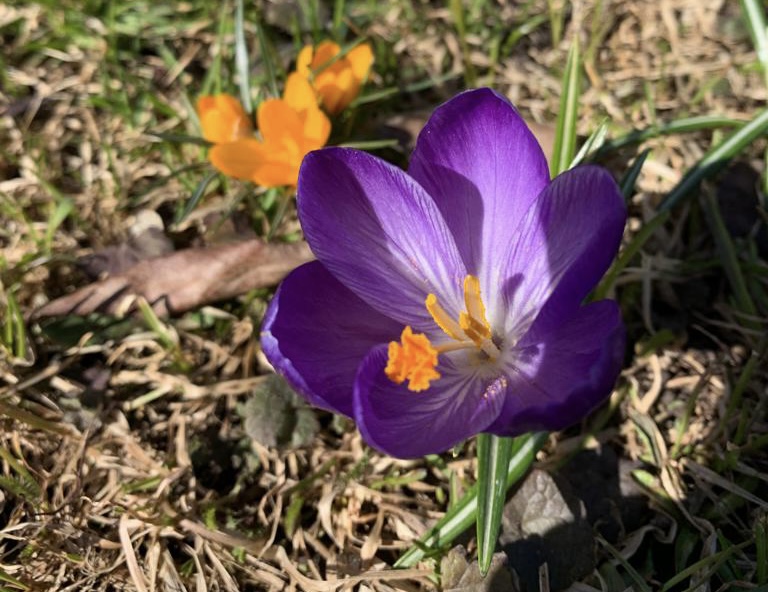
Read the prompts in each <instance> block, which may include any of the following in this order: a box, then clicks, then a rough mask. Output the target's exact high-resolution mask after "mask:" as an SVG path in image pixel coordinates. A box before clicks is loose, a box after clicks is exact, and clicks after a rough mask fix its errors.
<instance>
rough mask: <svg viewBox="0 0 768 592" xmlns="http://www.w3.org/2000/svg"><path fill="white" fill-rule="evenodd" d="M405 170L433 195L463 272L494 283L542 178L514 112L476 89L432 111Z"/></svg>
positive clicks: (543, 166) (542, 163) (535, 151)
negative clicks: (462, 262)
mask: <svg viewBox="0 0 768 592" xmlns="http://www.w3.org/2000/svg"><path fill="white" fill-rule="evenodd" d="M409 173H410V174H411V175H412V176H413V178H414V179H416V181H418V182H419V183H420V184H421V185H422V187H424V189H426V190H427V192H428V193H429V194H430V195H431V196H432V197H433V199H434V200H435V203H437V206H438V207H439V208H440V211H441V212H442V214H443V217H444V218H445V221H446V224H448V227H449V228H450V229H451V232H452V233H453V236H454V238H455V240H456V244H457V246H458V248H459V251H460V252H461V256H462V258H463V259H464V262H465V264H466V266H467V269H468V270H469V273H472V274H473V275H477V276H478V277H479V278H480V283H481V285H482V286H483V287H484V288H485V289H486V290H487V289H488V287H489V286H497V285H500V284H501V280H502V278H500V277H498V271H499V266H498V264H497V265H494V264H493V262H498V261H505V260H506V259H507V258H508V254H509V252H510V249H511V248H512V245H513V244H514V241H515V237H516V236H517V234H518V230H517V229H518V225H519V224H520V223H521V221H522V220H523V218H524V217H525V214H526V212H528V210H529V209H530V207H531V204H532V203H533V202H534V201H535V200H536V197H537V196H538V195H539V193H540V192H541V191H542V190H543V189H544V187H546V186H547V184H548V183H549V169H548V167H547V161H546V158H545V157H544V153H543V152H542V150H541V147H540V146H539V143H538V142H537V140H536V138H535V137H534V135H533V134H532V133H531V131H530V130H529V129H528V127H527V126H526V124H525V122H524V121H523V118H522V117H521V116H520V114H519V113H518V112H517V110H516V109H515V108H514V107H513V106H512V105H511V104H510V103H509V101H507V100H506V99H505V98H503V97H502V96H500V95H499V94H497V93H495V92H494V91H492V90H490V89H487V88H483V89H479V90H473V91H467V92H465V93H462V94H460V95H458V96H457V97H455V98H453V99H451V100H450V101H448V102H447V103H445V104H443V105H442V106H441V107H438V109H437V110H435V112H434V114H433V115H432V117H431V118H430V119H429V121H428V122H427V125H426V126H425V127H424V130H423V131H422V132H421V134H420V135H419V139H418V142H417V144H416V149H415V150H414V152H413V156H412V157H411V165H410V168H409Z"/></svg>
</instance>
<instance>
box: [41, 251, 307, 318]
mask: <svg viewBox="0 0 768 592" xmlns="http://www.w3.org/2000/svg"><path fill="white" fill-rule="evenodd" d="M312 258H313V256H312V253H311V252H310V250H309V247H308V246H307V244H306V243H303V242H301V243H294V244H266V243H264V242H262V241H260V240H255V239H254V240H248V241H242V242H238V243H231V244H226V245H219V246H216V247H208V248H199V249H185V250H183V251H178V252H176V253H172V254H170V255H166V256H164V257H156V258H154V259H148V260H146V261H140V262H139V263H137V264H136V265H134V266H133V267H131V268H130V269H128V270H127V271H125V272H123V273H121V274H119V275H116V276H113V277H110V278H107V279H105V280H102V281H99V282H95V283H93V284H90V285H88V286H85V287H83V288H80V289H79V290H76V291H75V292H73V293H72V294H68V295H66V296H62V297H61V298H57V299H56V300H54V301H52V302H49V303H48V304H46V305H45V306H43V307H42V308H40V309H38V310H37V311H36V312H35V313H34V315H33V317H34V318H43V317H53V316H59V315H69V314H78V315H86V314H90V313H93V312H103V313H109V314H121V313H126V312H129V311H131V310H133V309H134V307H135V302H136V299H137V298H138V297H142V298H144V299H146V300H147V302H149V303H150V304H151V305H152V308H153V309H154V311H155V312H156V313H157V314H158V315H161V316H167V315H171V314H180V313H183V312H185V311H188V310H192V309H194V308H197V307H199V306H202V305H204V304H207V303H210V302H216V301H218V300H225V299H227V298H232V297H234V296H238V295H241V294H245V293H246V292H248V291H249V290H253V289H255V288H262V287H265V286H271V285H273V284H275V283H277V282H279V281H280V280H281V279H282V278H283V277H284V276H285V275H286V274H287V273H288V272H289V271H291V270H292V269H294V268H295V267H297V266H298V265H300V264H302V263H305V262H307V261H310V260H311V259H312Z"/></svg>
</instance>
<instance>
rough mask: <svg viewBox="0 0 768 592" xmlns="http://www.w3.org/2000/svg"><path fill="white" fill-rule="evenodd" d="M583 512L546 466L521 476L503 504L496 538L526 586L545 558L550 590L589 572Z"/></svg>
mask: <svg viewBox="0 0 768 592" xmlns="http://www.w3.org/2000/svg"><path fill="white" fill-rule="evenodd" d="M585 514H586V511H585V510H584V505H583V504H582V502H581V500H579V499H577V498H576V497H575V496H573V495H572V494H570V492H568V491H566V490H565V489H564V488H562V487H561V485H560V484H559V483H557V482H556V481H555V479H554V478H553V477H552V476H551V475H550V474H549V473H547V472H546V471H541V470H534V471H531V473H530V474H529V475H528V477H526V479H525V481H523V483H522V485H520V487H519V489H518V490H517V491H516V492H515V494H514V495H513V496H512V499H510V500H509V502H507V504H506V506H505V507H504V514H503V516H502V527H501V529H502V532H501V535H500V536H499V542H500V543H501V545H502V548H503V549H504V552H505V553H506V554H507V556H508V557H509V564H510V567H512V568H513V569H514V570H515V571H516V572H517V573H518V575H519V576H520V580H521V582H522V583H523V584H524V585H525V587H526V588H527V589H529V590H535V589H537V588H536V586H537V585H538V581H539V567H540V566H541V565H543V564H545V563H546V564H547V565H548V567H549V573H550V575H551V580H550V582H551V585H552V588H553V589H555V590H560V589H563V588H567V587H568V586H569V585H571V584H572V583H573V582H575V581H578V580H579V579H580V578H582V577H584V576H585V575H587V574H589V573H591V572H592V570H593V569H594V568H595V551H594V547H595V543H594V538H593V536H592V528H591V527H590V525H589V523H588V522H587V521H586V519H585Z"/></svg>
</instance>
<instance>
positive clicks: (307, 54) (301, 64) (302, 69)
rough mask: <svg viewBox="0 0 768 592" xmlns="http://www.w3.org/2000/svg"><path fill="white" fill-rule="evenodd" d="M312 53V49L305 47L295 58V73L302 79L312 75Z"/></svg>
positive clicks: (309, 46) (313, 51)
mask: <svg viewBox="0 0 768 592" xmlns="http://www.w3.org/2000/svg"><path fill="white" fill-rule="evenodd" d="M314 53H315V48H314V47H312V46H311V45H305V46H304V47H303V48H302V49H301V51H300V52H299V55H298V57H297V58H296V72H298V73H299V74H301V75H302V76H304V78H309V76H310V74H312V71H311V68H312V56H313V55H314Z"/></svg>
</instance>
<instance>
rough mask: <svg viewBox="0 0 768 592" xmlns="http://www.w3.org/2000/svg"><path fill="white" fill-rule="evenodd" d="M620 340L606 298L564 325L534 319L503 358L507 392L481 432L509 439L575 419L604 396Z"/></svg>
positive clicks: (618, 360)
mask: <svg viewBox="0 0 768 592" xmlns="http://www.w3.org/2000/svg"><path fill="white" fill-rule="evenodd" d="M624 340H625V335H624V325H623V324H622V322H621V314H620V311H619V307H618V306H617V304H616V303H615V302H613V301H612V300H601V301H600V302H595V303H593V304H590V305H588V306H585V307H583V308H580V309H578V310H577V311H576V314H575V315H573V316H572V317H571V318H570V320H568V321H565V322H564V321H563V320H562V319H561V320H560V322H556V321H555V319H553V318H551V317H545V318H542V319H537V320H536V322H535V323H534V325H533V326H532V327H531V330H530V331H529V332H528V334H526V335H525V337H524V338H523V339H522V340H521V341H520V343H518V344H517V346H516V347H515V348H514V349H513V350H512V351H511V352H507V353H506V355H505V358H506V364H505V366H506V367H505V370H506V372H507V374H508V376H509V381H510V382H509V387H508V393H509V394H508V396H507V398H506V400H505V403H504V408H503V410H502V411H501V413H500V414H499V417H498V419H497V420H496V421H495V422H494V423H493V425H491V426H490V427H489V428H488V430H487V431H489V432H492V433H495V434H498V435H503V436H513V435H517V434H522V433H524V432H528V431H534V430H560V429H563V428H565V427H567V426H569V425H571V424H573V423H575V422H577V421H579V420H580V419H581V418H583V417H584V416H585V415H587V414H588V413H589V412H590V411H592V410H593V409H594V408H595V407H597V406H598V405H599V404H600V403H601V402H603V401H604V400H605V399H606V397H608V395H609V394H610V392H611V389H612V388H613V385H614V383H615V381H616V377H617V376H618V374H619V371H620V370H621V364H622V359H623V356H624Z"/></svg>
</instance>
